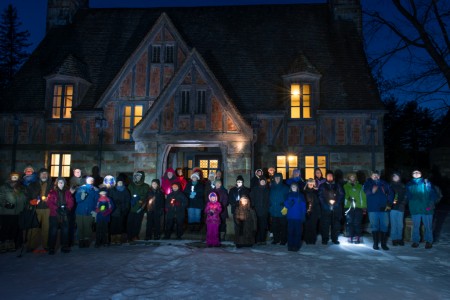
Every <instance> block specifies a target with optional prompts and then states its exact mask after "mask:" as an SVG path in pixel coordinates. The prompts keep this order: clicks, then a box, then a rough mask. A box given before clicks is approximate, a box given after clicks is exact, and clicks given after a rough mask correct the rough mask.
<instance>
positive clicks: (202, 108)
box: [197, 91, 206, 114]
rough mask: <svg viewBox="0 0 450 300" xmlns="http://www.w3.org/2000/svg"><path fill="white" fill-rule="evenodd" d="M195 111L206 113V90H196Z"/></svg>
mask: <svg viewBox="0 0 450 300" xmlns="http://www.w3.org/2000/svg"><path fill="white" fill-rule="evenodd" d="M197 113H198V114H205V113H206V91H197Z"/></svg>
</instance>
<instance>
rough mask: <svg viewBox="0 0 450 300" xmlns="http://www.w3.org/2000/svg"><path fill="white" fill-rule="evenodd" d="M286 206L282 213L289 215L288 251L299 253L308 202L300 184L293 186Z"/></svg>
mask: <svg viewBox="0 0 450 300" xmlns="http://www.w3.org/2000/svg"><path fill="white" fill-rule="evenodd" d="M284 206H285V207H284V208H283V209H282V213H283V214H287V220H288V251H295V252H297V251H298V250H300V247H301V245H302V231H303V222H304V221H305V216H306V201H305V197H304V196H303V194H302V193H300V191H299V187H298V183H296V182H293V183H292V184H291V189H290V191H289V194H288V195H287V199H286V200H285V201H284ZM286 209H287V211H286Z"/></svg>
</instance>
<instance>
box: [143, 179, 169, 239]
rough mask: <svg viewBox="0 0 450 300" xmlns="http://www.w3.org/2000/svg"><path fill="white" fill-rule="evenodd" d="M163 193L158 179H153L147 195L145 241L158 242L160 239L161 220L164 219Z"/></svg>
mask: <svg viewBox="0 0 450 300" xmlns="http://www.w3.org/2000/svg"><path fill="white" fill-rule="evenodd" d="M164 200H165V198H164V193H163V191H162V189H161V187H160V183H159V179H153V180H152V184H151V185H150V190H149V191H148V195H147V207H146V211H147V228H146V233H145V239H146V240H151V239H152V238H154V239H155V240H159V239H160V238H161V218H163V217H164Z"/></svg>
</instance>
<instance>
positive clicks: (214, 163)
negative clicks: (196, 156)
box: [199, 159, 219, 178]
mask: <svg viewBox="0 0 450 300" xmlns="http://www.w3.org/2000/svg"><path fill="white" fill-rule="evenodd" d="M199 167H200V168H201V169H202V173H203V178H208V175H209V173H214V174H215V173H216V170H217V169H218V168H219V160H218V159H200V160H199Z"/></svg>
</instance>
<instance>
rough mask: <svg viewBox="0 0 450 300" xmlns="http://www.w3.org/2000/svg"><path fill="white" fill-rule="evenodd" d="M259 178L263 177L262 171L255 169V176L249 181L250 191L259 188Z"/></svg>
mask: <svg viewBox="0 0 450 300" xmlns="http://www.w3.org/2000/svg"><path fill="white" fill-rule="evenodd" d="M261 177H263V170H262V169H257V170H256V171H255V176H253V177H252V179H250V189H253V188H255V187H258V186H259V181H260V179H261Z"/></svg>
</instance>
